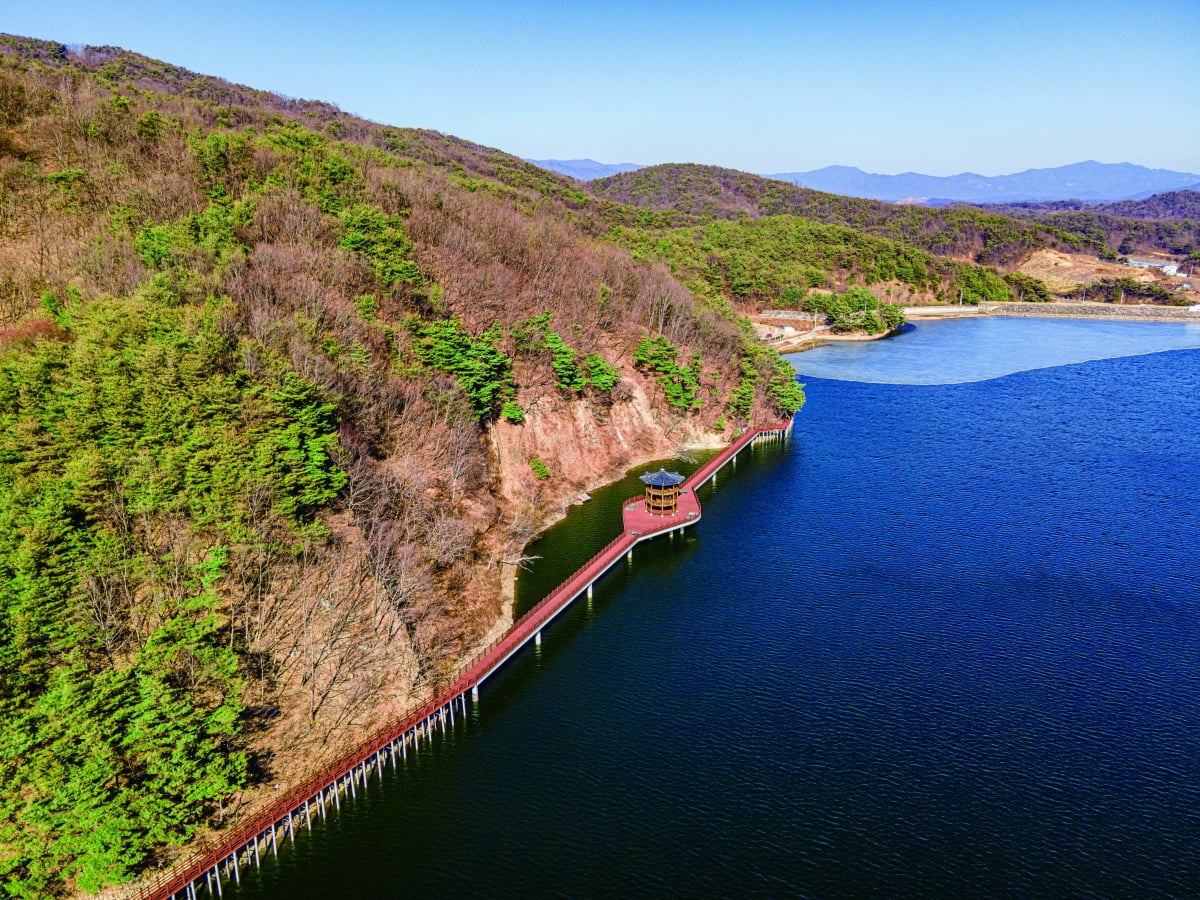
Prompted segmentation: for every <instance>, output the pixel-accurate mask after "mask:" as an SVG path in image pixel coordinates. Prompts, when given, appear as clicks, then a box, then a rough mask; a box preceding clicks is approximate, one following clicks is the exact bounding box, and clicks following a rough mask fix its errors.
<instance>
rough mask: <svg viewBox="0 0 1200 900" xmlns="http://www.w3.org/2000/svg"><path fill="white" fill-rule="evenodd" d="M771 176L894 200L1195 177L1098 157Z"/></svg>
mask: <svg viewBox="0 0 1200 900" xmlns="http://www.w3.org/2000/svg"><path fill="white" fill-rule="evenodd" d="M767 177H769V178H775V179H778V180H780V181H788V182H791V183H792V184H795V185H798V186H800V187H807V188H812V189H814V190H822V191H827V192H830V193H835V194H842V195H844V196H849V197H864V198H868V199H873V200H886V201H888V202H892V203H895V202H896V201H899V200H906V199H910V198H921V199H928V198H938V200H939V202H944V201H955V202H963V203H1013V202H1050V201H1056V200H1083V201H1089V202H1113V201H1118V200H1129V199H1140V198H1142V197H1146V196H1150V195H1152V194H1157V193H1162V192H1165V191H1172V190H1183V189H1187V188H1188V187H1189V186H1191V185H1193V184H1194V183H1195V182H1196V180H1197V176H1196V175H1195V174H1194V173H1190V172H1175V171H1171V170H1169V169H1150V168H1147V167H1145V166H1140V165H1136V164H1134V163H1127V162H1123V163H1101V162H1096V161H1095V160H1086V161H1084V162H1078V163H1071V164H1069V165H1065V166H1056V167H1053V168H1042V169H1025V170H1024V171H1021V172H1014V173H1012V174H1008V175H994V176H988V175H980V174H978V173H975V172H961V173H959V174H957V175H946V176H940V175H925V174H922V173H920V172H903V173H901V174H898V175H880V174H876V173H872V172H864V171H863V170H862V169H859V168H857V167H853V166H826V167H824V168H822V169H814V170H812V171H809V172H781V173H776V174H773V175H768V176H767Z"/></svg>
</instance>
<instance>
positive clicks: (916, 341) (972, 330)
mask: <svg viewBox="0 0 1200 900" xmlns="http://www.w3.org/2000/svg"><path fill="white" fill-rule="evenodd" d="M1197 347H1200V320H1198V321H1196V322H1109V321H1103V320H1096V319H1091V320H1089V319H1017V318H1004V317H999V318H993V317H990V316H989V317H983V318H978V319H942V320H935V321H926V322H918V323H916V324H914V325H910V326H909V327H908V328H907V329H906V330H904V331H902V332H901V333H900V334H897V335H894V336H892V337H889V338H886V339H883V340H879V341H870V342H841V343H829V344H825V345H823V346H820V347H817V348H816V349H814V350H810V351H808V352H807V353H796V354H793V355H792V356H790V357H789V358H790V359H791V360H792V363H793V365H795V366H796V367H797V369H798V370H799V371H800V373H801V374H802V375H811V376H814V377H818V378H833V379H837V380H840V381H867V382H876V383H885V384H959V383H962V382H965V381H984V380H986V379H990V378H999V377H1000V376H1001V375H1012V374H1015V373H1017V372H1026V371H1029V370H1031V369H1044V368H1050V367H1053V366H1063V365H1069V364H1071V363H1081V362H1089V361H1092V360H1100V359H1114V358H1118V357H1122V356H1138V355H1141V354H1144V353H1156V352H1161V351H1164V350H1181V349H1195V348H1197Z"/></svg>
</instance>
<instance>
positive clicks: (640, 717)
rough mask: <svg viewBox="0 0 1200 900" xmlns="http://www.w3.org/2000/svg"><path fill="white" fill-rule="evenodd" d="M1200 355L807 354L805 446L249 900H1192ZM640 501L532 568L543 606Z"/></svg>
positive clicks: (722, 502)
mask: <svg viewBox="0 0 1200 900" xmlns="http://www.w3.org/2000/svg"><path fill="white" fill-rule="evenodd" d="M1063 326H1068V327H1063ZM1197 347H1200V327H1196V326H1191V325H1184V324H1178V323H1133V322H1129V323H1126V322H1089V321H1074V320H1072V321H1056V320H1036V319H983V320H974V319H972V320H968V321H945V322H930V323H922V324H920V325H919V326H917V327H915V328H914V329H912V330H911V331H909V332H907V333H905V334H901V335H899V336H897V337H896V338H892V339H888V340H886V341H880V342H873V343H862V344H853V345H849V344H840V345H830V346H826V347H822V348H819V349H817V350H815V351H812V352H810V353H806V354H802V355H799V356H797V357H794V358H793V363H794V365H796V366H797V368H798V369H799V370H800V373H801V376H800V377H801V380H802V381H803V382H805V384H806V385H807V388H806V392H807V395H808V403H807V404H806V406H805V407H804V409H803V410H802V411H801V412H800V414H799V415H798V417H797V419H796V425H795V432H794V435H793V437H792V439H791V441H790V442H789V443H787V444H773V445H765V446H761V447H756V448H754V449H753V450H752V451H751V452H744V453H743V454H742V455H741V457H740V458H739V461H738V464H737V468H736V470H733V469H729V468H727V469H725V470H723V471H722V472H721V474H720V476H719V478H718V479H717V483H716V486H715V487H711V486H710V487H706V488H704V489H703V490H702V491H701V492H700V499H701V502H702V504H703V507H704V518H703V520H702V521H701V522H700V523H699V524H698V525H697V526H696V527H695V528H693V529H690V531H689V532H688V533H686V535H685V536H682V537H676V538H675V539H674V540H668V539H659V540H656V541H653V542H651V543H649V544H645V545H641V546H639V547H638V548H637V549H636V550H635V551H634V562H633V563H632V565H629V566H626V567H625V568H618V569H616V570H614V571H613V572H612V573H610V574H609V575H608V576H606V577H605V578H604V579H603V580H602V581H601V582H600V583H599V584H598V585H597V589H596V592H595V597H594V598H593V600H592V601H591V603H590V604H589V603H588V602H587V601H586V600H584V599H583V598H581V599H580V600H579V601H577V602H576V604H575V605H574V606H573V607H572V609H571V610H569V611H568V612H567V613H564V614H563V616H562V617H560V619H559V620H557V622H556V624H555V625H554V626H553V627H551V628H548V629H547V631H546V633H545V635H544V640H543V644H542V646H541V647H540V648H532V647H531V648H528V649H527V650H526V651H525V652H523V653H522V654H521V655H520V656H518V657H517V658H516V659H515V660H514V661H513V662H512V663H510V664H509V666H508V667H507V668H506V669H505V670H504V671H503V672H502V673H500V674H499V675H498V676H496V677H494V678H493V679H491V680H489V681H488V682H487V683H486V684H485V685H484V689H483V690H482V696H481V702H480V704H479V706H478V707H477V708H476V709H475V710H473V711H472V716H471V717H470V718H469V719H468V720H467V721H466V722H462V721H461V720H460V721H459V723H458V724H457V725H456V727H455V729H454V730H453V732H452V733H451V734H450V735H449V736H448V737H447V738H446V739H444V740H442V739H439V740H437V741H435V742H433V744H432V746H427V747H425V748H424V749H422V751H421V753H420V754H419V755H414V754H410V755H409V758H408V760H407V763H406V764H405V767H402V768H401V769H400V770H399V771H398V772H396V773H395V774H393V773H392V772H391V771H389V772H388V773H387V775H386V776H385V777H384V778H383V779H382V780H374V781H372V782H371V785H370V787H369V789H368V790H366V791H362V790H360V791H359V794H358V799H357V800H356V801H355V802H353V803H349V804H343V806H342V809H341V811H340V812H339V813H338V814H337V815H336V816H334V817H332V818H330V819H329V820H328V821H326V822H320V821H319V820H318V822H317V823H316V824H315V825H314V828H313V831H312V833H311V834H307V833H304V832H303V831H302V832H301V835H300V838H299V839H298V840H297V841H296V843H295V844H294V845H288V846H286V847H282V848H281V853H280V856H279V857H278V858H272V859H271V860H269V861H265V863H266V864H265V865H264V866H263V867H262V868H260V869H250V870H248V871H245V872H243V879H242V884H241V887H240V889H238V890H236V891H235V890H233V889H232V888H233V886H232V885H226V896H236V897H241V898H251V897H253V898H289V900H297V898H329V897H356V898H359V897H362V898H390V897H406V896H419V897H431V896H432V897H462V896H488V897H514V898H517V897H520V898H528V897H542V896H562V897H617V896H638V897H640V896H664V897H666V896H672V897H673V896H699V897H703V896H713V895H722V896H727V895H736V896H739V897H741V896H745V897H780V896H797V897H861V896H867V895H874V896H883V897H930V896H939V897H940V896H945V897H957V896H1021V897H1063V896H1081V897H1113V896H1137V897H1190V896H1196V895H1198V894H1200V750H1198V748H1200V588H1198V587H1197V582H1198V580H1200V579H1198V574H1200V572H1198V570H1200V514H1198V512H1197V504H1198V499H1200V456H1198V454H1197V448H1200V350H1198V349H1195V348H1197ZM654 468H657V465H656V466H655V467H654ZM679 468H680V470H681V471H685V472H686V471H688V469H687V466H686V465H682V464H681V465H680V466H679ZM637 485H639V483H638V482H636V480H633V479H630V480H627V481H626V482H625V483H622V484H620V485H616V486H612V487H609V488H606V489H603V490H601V491H597V492H595V498H594V499H593V500H592V501H591V502H589V503H587V504H585V505H583V506H580V507H577V508H575V509H573V510H572V513H571V515H570V516H568V518H567V519H566V520H565V521H564V522H562V523H561V524H560V525H558V526H555V528H554V529H552V530H551V531H550V532H548V533H547V535H545V536H544V537H543V538H542V539H541V540H539V541H538V542H536V543H535V544H534V545H532V546H531V547H530V548H529V550H528V551H527V552H529V553H530V554H532V555H538V556H541V557H542V559H540V560H537V561H536V562H535V563H534V566H533V568H532V570H531V571H529V572H528V573H525V574H524V575H523V576H522V579H521V583H520V585H519V595H518V603H519V604H520V605H521V607H525V606H528V605H530V604H531V603H532V602H535V601H536V600H537V599H538V598H539V597H540V596H541V595H542V594H544V593H545V592H546V591H548V590H549V589H550V588H551V587H553V586H554V585H556V584H557V583H558V582H559V581H561V580H562V578H563V577H564V576H565V575H566V574H569V572H570V571H572V570H573V569H574V568H575V567H576V566H577V565H579V563H581V562H583V561H584V560H585V559H587V558H588V557H589V556H591V555H592V553H593V552H594V551H595V550H596V549H598V548H599V547H601V546H603V545H604V544H605V543H607V542H608V540H609V539H610V538H611V537H612V536H613V535H615V534H616V533H617V531H618V530H619V528H620V524H619V504H620V502H621V500H622V499H624V498H626V497H630V496H633V495H635V494H637V493H638V492H639V488H638V486H637ZM610 507H611V512H610V510H609V508H610ZM519 611H520V609H519V610H518V612H519Z"/></svg>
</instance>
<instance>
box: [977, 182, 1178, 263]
mask: <svg viewBox="0 0 1200 900" xmlns="http://www.w3.org/2000/svg"><path fill="white" fill-rule="evenodd" d="M985 208H986V209H987V210H988V211H991V212H998V213H1003V214H1005V215H1009V216H1014V217H1017V218H1025V219H1028V220H1030V221H1037V222H1042V223H1045V224H1047V225H1050V226H1052V227H1055V228H1062V229H1066V230H1069V231H1071V232H1073V233H1075V234H1080V235H1084V236H1086V237H1089V238H1090V239H1091V240H1093V241H1094V242H1096V243H1101V244H1103V245H1104V246H1105V247H1107V248H1108V251H1109V253H1108V254H1106V255H1109V256H1113V255H1120V256H1128V255H1130V254H1136V253H1145V252H1160V253H1170V254H1172V255H1174V256H1182V257H1186V256H1189V255H1195V254H1196V253H1197V252H1198V251H1200V192H1198V191H1190V190H1189V191H1170V192H1168V193H1165V194H1154V195H1153V196H1150V197H1144V198H1142V199H1140V200H1121V201H1119V202H1117V203H1101V204H1087V203H1081V202H1079V201H1077V200H1065V201H1061V202H1058V203H1013V204H1008V205H1005V206H988V207H985Z"/></svg>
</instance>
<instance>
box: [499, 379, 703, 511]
mask: <svg viewBox="0 0 1200 900" xmlns="http://www.w3.org/2000/svg"><path fill="white" fill-rule="evenodd" d="M622 385H623V386H624V387H625V388H626V390H624V391H621V392H620V397H619V399H615V400H613V401H612V402H611V403H600V402H597V401H593V400H588V399H580V400H564V401H561V402H558V403H543V404H538V405H535V406H534V407H533V408H532V409H530V410H529V411H528V412H527V414H526V419H525V422H524V423H523V424H522V425H511V424H509V423H507V422H500V423H498V424H497V425H496V426H495V428H494V429H493V430H492V432H491V443H492V449H493V452H494V454H495V458H496V462H497V464H498V471H499V474H500V482H499V486H498V493H499V495H500V498H501V500H502V501H503V502H504V503H506V504H508V505H509V506H510V507H512V508H517V507H519V506H521V505H522V504H527V503H533V504H535V505H537V506H538V507H540V508H541V509H542V510H543V511H544V515H545V516H546V517H547V518H548V519H551V520H552V519H553V518H556V517H557V516H556V515H555V511H556V509H557V510H559V511H561V507H562V506H563V505H564V504H566V503H569V502H570V499H571V498H572V497H573V496H574V495H576V494H578V493H579V492H580V491H587V490H591V489H593V488H595V487H598V486H600V485H602V484H605V483H607V482H609V481H613V480H615V479H617V478H619V477H621V475H622V474H623V473H624V472H625V471H627V470H628V469H630V468H632V467H633V466H636V465H639V464H641V463H644V462H649V461H651V460H655V459H664V458H667V457H671V456H674V455H675V454H676V453H678V452H679V451H680V450H682V449H685V448H704V447H721V446H724V444H725V443H726V439H725V437H724V436H723V434H722V433H721V432H718V431H716V430H714V429H713V427H712V426H711V424H710V423H706V422H705V420H703V419H693V418H686V417H682V416H676V415H672V414H671V413H670V412H668V411H667V410H668V409H669V408H668V407H664V406H663V404H661V403H658V404H655V403H654V402H653V401H652V399H651V396H650V395H649V392H650V391H652V390H653V389H654V388H653V385H648V384H646V383H645V382H644V381H642V380H641V379H637V380H634V379H625V380H623V382H622ZM535 459H536V460H540V461H542V463H543V464H544V465H545V466H546V468H547V470H548V472H549V477H541V478H539V477H538V475H537V473H536V472H535V471H534V468H535V466H534V465H532V462H533V460H535Z"/></svg>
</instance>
